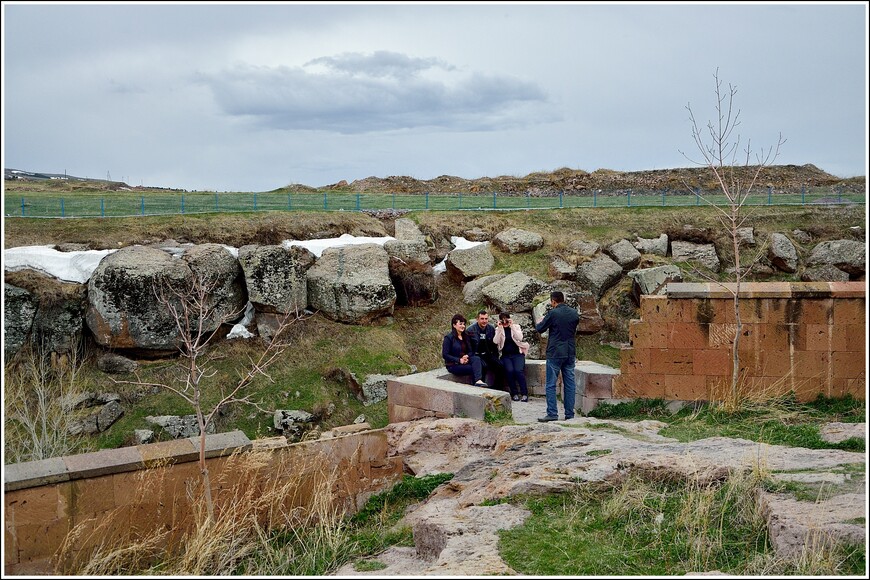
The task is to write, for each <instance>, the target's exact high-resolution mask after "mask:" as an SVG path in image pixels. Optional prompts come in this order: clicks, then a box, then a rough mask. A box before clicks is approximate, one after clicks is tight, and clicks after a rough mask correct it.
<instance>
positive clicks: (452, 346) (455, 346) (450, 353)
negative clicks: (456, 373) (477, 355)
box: [441, 330, 474, 366]
mask: <svg viewBox="0 0 870 580" xmlns="http://www.w3.org/2000/svg"><path fill="white" fill-rule="evenodd" d="M462 338H463V340H464V342H465V354H467V355H468V356H471V355H473V354H474V349H472V347H471V340H469V338H468V335H467V334H465V333H464V332H463V333H462ZM462 342H463V341H460V340H459V339H458V338H457V337H456V333H455V332H453V331H452V330H451V331H450V332H449V333H448V334H446V335H444V342H443V343H442V344H441V357H442V358H444V364H445V365H447V366H452V365H458V364H459V359H460V357H461V356H462Z"/></svg>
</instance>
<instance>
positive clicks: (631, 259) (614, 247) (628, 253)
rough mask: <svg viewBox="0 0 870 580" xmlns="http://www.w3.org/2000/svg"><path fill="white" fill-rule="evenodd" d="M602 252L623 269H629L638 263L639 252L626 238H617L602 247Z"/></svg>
mask: <svg viewBox="0 0 870 580" xmlns="http://www.w3.org/2000/svg"><path fill="white" fill-rule="evenodd" d="M604 253H605V254H607V255H608V256H610V257H611V258H613V261H614V262H616V263H617V264H619V265H620V266H622V269H623V271H627V270H631V269H632V268H635V267H637V265H638V264H640V252H638V251H637V248H635V247H634V246H633V245H632V244H631V242H629V241H628V240H619V241H618V242H616V243H614V244H610V245H609V246H607V247H606V248H605V249H604Z"/></svg>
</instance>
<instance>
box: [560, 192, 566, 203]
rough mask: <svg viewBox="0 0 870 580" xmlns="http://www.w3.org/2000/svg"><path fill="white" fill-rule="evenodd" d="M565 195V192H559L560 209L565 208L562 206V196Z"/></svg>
mask: <svg viewBox="0 0 870 580" xmlns="http://www.w3.org/2000/svg"><path fill="white" fill-rule="evenodd" d="M563 193H564V192H563V191H560V192H559V207H565V206H563V205H562V194H563Z"/></svg>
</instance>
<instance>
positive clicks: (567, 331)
mask: <svg viewBox="0 0 870 580" xmlns="http://www.w3.org/2000/svg"><path fill="white" fill-rule="evenodd" d="M579 323H580V315H579V314H577V311H576V310H574V309H573V308H571V307H570V306H568V305H567V304H565V303H564V302H563V303H562V304H559V305H558V306H556V307H555V308H553V309H552V310H550V311H549V312H547V315H546V316H544V318H543V319H542V320H541V321H540V322H539V323H538V324H536V325H535V330H537V331H538V332H539V333H543V332H546V331H548V330H549V331H550V334H549V336H548V337H547V358H548V359H550V358H565V357H570V358H575V357H576V356H577V346H576V343H575V342H574V335H575V333H576V332H577V325H578V324H579Z"/></svg>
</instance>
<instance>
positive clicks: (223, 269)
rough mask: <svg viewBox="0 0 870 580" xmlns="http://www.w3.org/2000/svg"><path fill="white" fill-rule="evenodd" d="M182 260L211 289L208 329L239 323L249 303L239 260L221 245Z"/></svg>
mask: <svg viewBox="0 0 870 580" xmlns="http://www.w3.org/2000/svg"><path fill="white" fill-rule="evenodd" d="M181 258H182V259H183V260H184V261H185V262H187V265H188V266H190V269H191V271H192V272H193V273H194V276H195V277H196V278H198V279H199V281H200V283H201V284H203V285H204V287H205V288H206V289H207V290H208V301H207V302H206V308H207V309H208V311H209V314H210V316H209V322H208V326H209V327H216V326H217V325H219V324H222V323H224V322H230V321H232V320H236V319H237V318H239V317H240V316H242V314H243V313H244V309H245V305H246V304H247V303H248V291H247V288H246V287H245V276H244V272H243V271H242V266H241V265H240V264H239V260H238V259H237V258H236V257H235V256H233V255H232V254H231V253H230V252H229V250H227V249H226V248H225V247H224V246H222V245H220V244H201V245H198V246H193V247H192V248H188V249H187V250H185V252H184V254H182V256H181Z"/></svg>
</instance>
